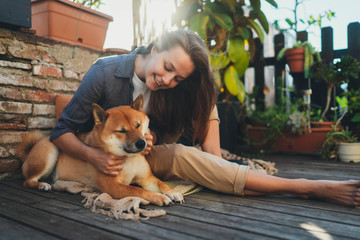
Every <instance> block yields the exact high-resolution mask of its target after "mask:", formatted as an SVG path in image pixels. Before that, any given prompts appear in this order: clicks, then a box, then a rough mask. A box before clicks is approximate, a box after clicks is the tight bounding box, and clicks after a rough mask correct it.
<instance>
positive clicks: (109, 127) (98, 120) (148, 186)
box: [17, 95, 183, 206]
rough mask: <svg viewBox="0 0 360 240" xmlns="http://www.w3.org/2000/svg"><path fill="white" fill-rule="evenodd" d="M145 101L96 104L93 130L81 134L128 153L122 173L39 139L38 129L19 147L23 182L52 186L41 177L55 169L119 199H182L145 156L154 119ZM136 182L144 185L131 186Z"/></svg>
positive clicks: (92, 143)
mask: <svg viewBox="0 0 360 240" xmlns="http://www.w3.org/2000/svg"><path fill="white" fill-rule="evenodd" d="M142 105H143V99H142V95H140V96H139V97H138V98H137V99H136V100H135V101H134V103H133V104H132V105H131V106H120V107H116V108H112V109H109V110H107V111H104V110H103V109H102V108H101V107H99V106H98V105H96V104H93V115H94V120H95V126H94V129H93V130H92V131H91V132H89V133H83V134H80V135H78V137H79V139H80V140H82V141H83V142H84V143H85V144H87V145H89V146H92V147H97V148H101V149H103V150H104V151H106V152H109V153H111V154H113V155H117V156H124V155H127V159H126V160H125V163H124V164H123V170H122V171H120V172H119V174H118V176H116V177H111V176H108V175H105V174H103V173H101V172H99V171H98V170H97V169H96V168H95V167H94V166H93V165H92V164H90V163H88V162H85V161H82V160H80V159H75V158H73V157H71V156H69V155H67V154H66V153H64V152H60V151H59V150H58V148H57V147H56V146H55V145H54V144H53V143H52V142H50V140H49V137H43V138H40V133H39V132H30V133H29V134H28V135H27V136H25V137H24V138H23V142H22V143H21V144H20V145H19V147H18V149H17V151H18V153H17V154H18V156H21V158H22V159H23V161H24V164H23V167H22V171H23V175H24V177H25V178H26V180H25V182H24V186H25V187H28V188H35V189H39V190H45V191H49V190H51V185H50V184H48V183H45V182H39V179H41V178H44V177H47V176H48V175H49V174H50V173H51V172H52V171H53V170H55V173H56V180H60V181H72V182H79V183H81V184H84V185H86V186H87V187H93V188H96V189H97V190H99V191H101V192H103V193H108V194H110V195H111V196H112V197H114V198H124V197H128V196H134V197H141V198H144V199H145V200H148V201H150V202H151V203H153V204H156V205H159V206H162V205H164V204H165V205H168V204H169V203H171V202H172V200H174V201H177V202H183V197H182V195H181V194H180V193H178V192H175V191H174V190H172V189H171V188H170V187H168V186H167V185H166V184H165V183H163V182H162V181H160V180H159V179H157V178H156V177H155V176H154V175H153V174H152V172H151V169H150V167H149V164H148V163H147V161H146V159H145V158H144V156H143V155H141V152H142V151H143V150H144V149H145V148H146V141H145V138H144V135H145V133H147V131H148V124H149V119H148V117H147V116H146V114H145V113H143V112H142ZM124 130H126V132H124ZM136 143H137V144H136ZM30 149H31V150H30ZM132 183H135V184H137V185H140V186H142V187H143V188H139V187H135V186H131V185H130V184H132ZM161 193H162V194H161Z"/></svg>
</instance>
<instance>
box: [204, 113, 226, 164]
mask: <svg viewBox="0 0 360 240" xmlns="http://www.w3.org/2000/svg"><path fill="white" fill-rule="evenodd" d="M201 149H202V150H203V151H204V152H208V153H211V154H214V155H217V156H219V157H221V150H220V130H219V120H217V119H213V120H210V121H209V130H208V132H207V134H206V137H205V141H204V143H203V144H202V145H201Z"/></svg>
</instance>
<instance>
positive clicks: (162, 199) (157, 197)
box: [150, 193, 174, 206]
mask: <svg viewBox="0 0 360 240" xmlns="http://www.w3.org/2000/svg"><path fill="white" fill-rule="evenodd" d="M150 202H151V203H152V204H155V205H158V206H164V205H165V206H168V205H170V204H174V202H173V201H172V200H171V199H170V198H169V197H168V196H166V195H165V194H161V193H154V195H153V197H152V198H151V199H150Z"/></svg>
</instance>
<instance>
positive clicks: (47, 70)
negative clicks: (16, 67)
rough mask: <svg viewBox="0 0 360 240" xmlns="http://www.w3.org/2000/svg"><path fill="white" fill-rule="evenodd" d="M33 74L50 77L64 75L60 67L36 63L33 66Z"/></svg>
mask: <svg viewBox="0 0 360 240" xmlns="http://www.w3.org/2000/svg"><path fill="white" fill-rule="evenodd" d="M33 74H34V75H40V76H49V77H57V78H61V77H62V71H61V69H60V68H58V67H53V66H45V65H35V66H34V67H33Z"/></svg>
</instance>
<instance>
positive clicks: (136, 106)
mask: <svg viewBox="0 0 360 240" xmlns="http://www.w3.org/2000/svg"><path fill="white" fill-rule="evenodd" d="M143 104H144V98H143V95H142V94H139V96H138V97H137V98H136V99H135V101H134V102H133V103H132V104H131V105H130V107H131V108H133V109H135V110H138V111H141V112H142V110H143Z"/></svg>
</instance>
